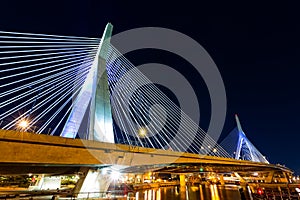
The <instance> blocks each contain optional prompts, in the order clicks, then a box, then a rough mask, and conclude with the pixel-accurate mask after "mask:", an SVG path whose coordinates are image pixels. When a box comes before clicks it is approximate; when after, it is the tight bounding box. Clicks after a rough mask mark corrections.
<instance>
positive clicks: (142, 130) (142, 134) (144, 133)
mask: <svg viewBox="0 0 300 200" xmlns="http://www.w3.org/2000/svg"><path fill="white" fill-rule="evenodd" d="M138 133H139V136H140V137H142V138H143V137H146V136H147V133H148V131H147V129H146V128H145V127H141V128H139V130H138Z"/></svg>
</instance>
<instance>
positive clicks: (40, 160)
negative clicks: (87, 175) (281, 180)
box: [0, 130, 291, 174]
mask: <svg viewBox="0 0 300 200" xmlns="http://www.w3.org/2000/svg"><path fill="white" fill-rule="evenodd" d="M0 148H1V156H0V174H13V173H18V174H26V173H47V174H75V173H78V172H79V171H80V168H81V167H89V168H102V167H105V166H109V165H120V166H124V167H126V169H124V172H135V173H136V172H139V171H141V172H142V171H149V170H152V171H153V170H155V169H157V170H160V171H166V172H174V173H185V172H186V173H188V172H194V171H199V168H200V167H203V168H205V170H207V171H218V172H231V171H236V172H238V171H285V172H288V173H291V171H290V170H289V169H288V168H285V167H283V166H280V165H271V164H266V163H258V162H251V161H243V160H235V159H230V158H220V157H213V156H203V155H199V154H191V153H182V152H174V151H166V150H158V149H150V148H141V147H132V146H128V145H120V144H111V143H103V142H96V141H87V140H80V139H70V138H62V137H54V136H48V135H37V134H32V133H25V132H17V131H7V130H0Z"/></svg>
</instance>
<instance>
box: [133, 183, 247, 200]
mask: <svg viewBox="0 0 300 200" xmlns="http://www.w3.org/2000/svg"><path fill="white" fill-rule="evenodd" d="M239 189H240V190H239ZM248 199H252V198H251V194H250V193H249V192H248V188H244V190H243V189H242V188H240V187H238V186H226V187H221V186H217V185H207V186H205V185H199V186H190V187H179V186H176V187H162V188H156V189H150V190H140V191H137V192H136V193H135V200H248Z"/></svg>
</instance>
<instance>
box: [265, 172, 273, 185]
mask: <svg viewBox="0 0 300 200" xmlns="http://www.w3.org/2000/svg"><path fill="white" fill-rule="evenodd" d="M274 173H275V172H274V171H270V172H269V174H268V176H267V177H266V179H265V183H272V181H273V177H274Z"/></svg>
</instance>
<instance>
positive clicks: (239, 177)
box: [234, 172, 246, 184]
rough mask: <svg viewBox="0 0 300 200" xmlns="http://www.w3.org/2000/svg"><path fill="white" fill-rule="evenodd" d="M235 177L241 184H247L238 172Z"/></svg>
mask: <svg viewBox="0 0 300 200" xmlns="http://www.w3.org/2000/svg"><path fill="white" fill-rule="evenodd" d="M234 175H235V176H236V177H237V178H238V179H239V180H240V183H242V184H243V183H246V181H245V179H243V177H241V176H240V175H239V174H238V173H237V172H234Z"/></svg>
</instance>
